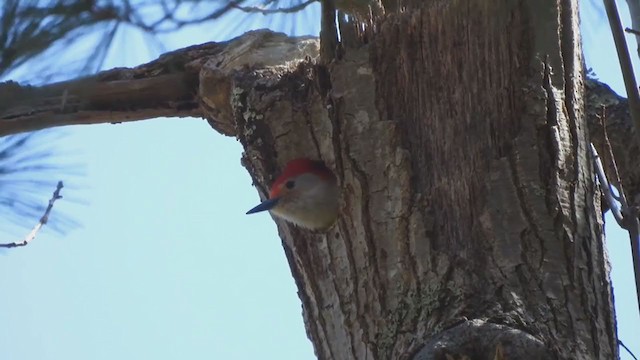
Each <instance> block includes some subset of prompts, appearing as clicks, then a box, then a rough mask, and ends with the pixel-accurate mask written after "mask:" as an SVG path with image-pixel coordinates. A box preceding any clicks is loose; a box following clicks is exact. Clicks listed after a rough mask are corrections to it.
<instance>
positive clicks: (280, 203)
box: [247, 158, 339, 230]
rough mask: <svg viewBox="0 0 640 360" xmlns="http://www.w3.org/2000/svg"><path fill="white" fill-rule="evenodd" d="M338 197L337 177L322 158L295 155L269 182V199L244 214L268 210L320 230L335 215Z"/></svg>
mask: <svg viewBox="0 0 640 360" xmlns="http://www.w3.org/2000/svg"><path fill="white" fill-rule="evenodd" d="M338 197H339V190H338V184H337V181H336V177H335V175H333V172H331V170H329V168H327V167H326V166H325V164H324V163H323V162H322V161H315V160H309V159H304V158H302V159H295V160H291V161H289V162H288V163H287V165H286V166H285V168H284V171H282V174H281V175H280V176H279V177H278V178H277V179H276V181H275V182H274V183H273V185H272V186H271V191H270V192H269V199H268V200H265V201H263V202H262V203H261V204H260V205H258V206H256V207H254V208H253V209H251V210H249V211H248V212H247V214H253V213H257V212H260V211H265V210H269V211H270V212H271V213H272V214H273V215H275V216H277V217H280V218H283V219H285V220H287V221H289V222H292V223H294V224H296V225H298V226H301V227H304V228H307V229H311V230H323V229H327V228H329V227H330V226H331V225H333V223H334V222H335V220H336V218H337V217H338Z"/></svg>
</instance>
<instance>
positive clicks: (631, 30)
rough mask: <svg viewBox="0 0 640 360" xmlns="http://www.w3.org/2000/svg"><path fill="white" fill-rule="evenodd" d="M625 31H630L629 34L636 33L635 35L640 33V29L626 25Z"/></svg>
mask: <svg viewBox="0 0 640 360" xmlns="http://www.w3.org/2000/svg"><path fill="white" fill-rule="evenodd" d="M624 31H625V32H628V33H629V34H634V35H640V31H638V30H635V29H632V28H629V27H626V28H624Z"/></svg>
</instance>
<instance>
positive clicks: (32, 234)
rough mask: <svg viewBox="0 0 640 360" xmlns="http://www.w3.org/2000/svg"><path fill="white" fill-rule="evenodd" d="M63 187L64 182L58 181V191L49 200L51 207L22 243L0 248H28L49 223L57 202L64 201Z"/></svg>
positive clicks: (0, 245) (3, 245) (1, 245)
mask: <svg viewBox="0 0 640 360" xmlns="http://www.w3.org/2000/svg"><path fill="white" fill-rule="evenodd" d="M62 187H63V185H62V181H58V186H57V187H56V191H54V192H53V196H52V197H51V199H49V205H48V206H47V209H46V210H45V211H44V214H43V215H42V217H41V218H40V221H39V222H38V223H37V224H36V226H34V227H33V229H32V230H31V232H30V233H29V234H27V236H26V237H25V238H24V239H23V240H22V241H16V242H12V243H8V244H0V248H14V247H19V246H26V245H27V244H29V243H30V242H31V240H33V239H35V237H36V235H38V232H39V231H40V229H41V228H42V227H43V226H44V225H45V224H46V223H47V221H49V213H51V210H52V209H53V204H54V203H55V202H56V200H58V199H62V195H60V190H62Z"/></svg>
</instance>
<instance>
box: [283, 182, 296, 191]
mask: <svg viewBox="0 0 640 360" xmlns="http://www.w3.org/2000/svg"><path fill="white" fill-rule="evenodd" d="M284 186H286V187H287V189H293V187H294V186H296V182H295V181H293V180H289V181H287V182H286V183H285V184H284Z"/></svg>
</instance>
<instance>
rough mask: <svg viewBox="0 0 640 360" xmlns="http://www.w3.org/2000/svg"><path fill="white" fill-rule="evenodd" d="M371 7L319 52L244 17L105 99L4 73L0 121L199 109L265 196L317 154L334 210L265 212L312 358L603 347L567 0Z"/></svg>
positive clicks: (610, 347)
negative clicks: (311, 224)
mask: <svg viewBox="0 0 640 360" xmlns="http://www.w3.org/2000/svg"><path fill="white" fill-rule="evenodd" d="M389 2H392V1H389ZM383 5H384V8H385V10H386V12H387V13H386V15H384V16H382V15H380V14H377V15H375V16H373V17H372V18H371V19H369V21H368V22H365V23H367V24H368V25H366V26H365V27H362V26H360V25H357V26H356V25H355V24H352V23H348V22H345V21H344V19H340V20H341V21H339V23H340V41H341V43H340V44H339V45H338V46H337V47H335V48H334V47H333V46H332V45H331V44H334V42H336V41H337V40H336V39H333V38H330V37H331V36H333V35H332V34H335V32H334V31H331V30H332V29H324V30H323V36H324V39H323V60H326V61H323V62H321V64H316V63H314V62H313V61H310V59H307V60H305V61H301V60H302V59H304V58H305V57H307V56H308V57H309V58H316V57H317V56H318V48H317V43H316V42H315V40H309V39H291V38H286V37H284V36H283V35H280V34H273V33H268V32H266V33H265V32H251V33H248V34H247V35H245V36H243V37H241V38H238V39H235V40H233V41H230V42H228V43H221V44H206V45H202V46H200V47H193V48H189V49H184V50H181V51H179V52H175V53H172V54H168V55H166V56H165V57H161V58H160V59H158V60H157V61H156V62H153V63H151V64H146V65H142V66H140V67H138V68H136V69H116V70H114V71H112V72H110V73H109V74H108V75H109V76H106V77H105V76H101V75H98V76H97V77H95V78H94V79H92V80H91V81H94V83H95V81H97V82H98V83H102V82H106V84H107V85H104V86H103V85H100V86H98V87H97V88H98V89H107V90H109V89H113V87H115V88H117V91H116V92H107V93H108V94H115V95H114V97H113V100H112V101H110V102H107V103H106V104H103V103H101V102H97V103H96V102H94V101H91V99H93V98H92V96H94V94H92V93H86V92H84V91H80V90H82V89H84V88H83V87H82V84H83V83H82V82H83V81H85V80H77V81H74V82H70V83H69V84H66V85H64V86H60V84H54V85H50V86H48V87H47V86H45V87H41V88H33V89H31V88H29V89H26V90H29V91H25V88H24V87H21V86H19V85H17V84H15V83H10V84H4V85H2V84H0V85H1V86H0V100H1V99H3V97H4V99H7V98H8V99H13V100H12V101H11V102H3V101H0V134H8V133H14V132H18V131H25V130H33V129H36V128H45V127H49V126H57V125H61V124H75V123H94V122H103V121H110V119H112V118H111V116H116V117H115V118H114V120H115V121H118V120H120V119H122V117H124V116H125V115H127V114H133V115H132V116H131V118H128V119H126V120H136V119H142V118H146V117H148V116H157V115H158V114H162V115H165V116H184V115H194V114H196V115H200V116H204V117H206V118H207V119H208V120H209V122H210V123H211V124H212V126H213V127H214V128H215V129H216V130H218V131H219V132H221V133H223V134H228V135H235V136H237V137H238V138H239V139H240V141H241V142H242V144H243V146H244V148H245V153H244V155H243V163H244V164H245V166H246V167H247V168H248V170H249V172H250V173H251V175H252V177H253V179H254V182H255V184H256V186H257V188H258V190H259V191H260V193H261V196H263V197H264V196H265V194H266V189H267V188H268V186H269V185H270V184H271V183H272V181H273V179H274V177H275V176H276V175H277V174H278V173H279V170H280V169H281V167H282V165H283V164H284V163H286V162H287V161H288V160H290V159H292V158H294V157H301V156H306V157H310V158H316V159H323V160H324V161H325V162H326V163H327V164H328V165H329V167H331V168H332V169H334V171H335V173H336V175H337V177H338V179H339V183H340V186H341V189H342V198H341V216H340V218H339V220H338V222H337V224H336V225H334V226H333V228H331V229H330V230H328V231H327V232H323V233H313V232H309V231H306V230H302V229H300V228H296V227H294V226H292V225H289V224H287V223H284V222H281V221H277V223H278V229H279V232H280V235H281V237H282V239H283V247H284V250H285V253H286V255H287V258H288V260H289V263H290V266H291V269H292V273H293V276H294V279H295V281H296V283H297V286H298V289H299V295H300V299H301V301H302V305H303V316H304V319H305V324H306V327H307V332H308V334H309V337H310V338H311V340H312V341H313V343H314V346H315V351H316V354H317V356H318V358H320V359H383V360H386V359H447V360H448V359H614V358H617V356H618V353H617V339H616V333H615V318H614V313H613V303H612V293H611V284H610V281H609V277H608V263H607V259H606V255H605V252H604V246H603V233H602V229H603V224H602V216H601V209H600V203H599V192H598V189H597V187H596V185H595V184H594V182H593V175H592V174H593V172H592V168H591V158H590V156H589V154H588V153H587V149H588V146H587V145H588V143H589V141H590V139H589V134H588V131H587V125H588V122H587V116H586V115H585V110H584V91H585V89H584V86H583V73H582V58H581V49H580V39H579V34H578V17H577V5H576V1H575V0H563V1H560V2H557V1H547V0H545V1H540V0H521V1H515V0H497V1H483V0H467V1H463V0H451V1H420V0H416V1H408V0H407V1H405V2H404V3H403V4H400V5H402V6H400V5H398V6H391V5H389V4H386V3H385V2H383ZM392 9H393V10H392ZM326 14H327V12H325V15H326ZM330 20H331V19H325V21H324V24H325V26H333V24H334V22H332V21H330ZM327 37H329V38H327ZM327 44H330V45H331V46H329V45H327ZM199 49H201V50H202V52H200V53H198V51H200V50H199ZM331 56H337V57H336V58H335V59H331ZM103 75H104V74H103ZM167 76H172V77H173V78H174V79H175V80H174V81H178V82H180V86H177V87H175V88H173V89H170V90H164V91H161V90H156V91H160V95H163V96H161V97H154V96H152V94H148V93H143V94H137V96H138V97H139V99H141V100H140V101H138V100H135V101H134V103H132V104H129V105H127V106H125V107H122V106H119V105H121V104H119V103H118V99H132V98H130V97H129V96H128V95H127V94H136V91H139V89H140V87H138V86H139V85H140V84H141V85H142V86H143V90H144V91H149V92H151V93H152V92H153V91H154V88H157V86H156V87H154V86H151V87H149V86H145V84H146V85H148V84H157V83H158V82H160V83H163V81H165V80H166V79H169V77H167ZM156 77H163V78H162V79H155V80H154V81H151V80H149V79H154V78H156ZM96 79H97V80H96ZM181 79H182V80H181ZM85 83H86V81H85ZM70 84H71V85H73V86H71V85H70ZM77 84H79V87H74V86H75V85H77ZM52 89H53V90H52ZM65 89H71V90H69V91H68V90H65ZM78 89H80V90H78ZM595 89H596V90H597V91H595V90H593V89H591V88H590V91H594V93H596V92H598V91H601V90H602V87H598V86H596V88H595ZM32 90H33V91H32ZM73 91H75V92H76V93H74V92H73ZM109 91H111V90H109ZM70 95H74V96H75V97H74V99H75V100H74V103H73V104H75V105H74V106H68V104H69V103H67V100H65V99H68V97H69V96H70ZM605 97H606V96H605V95H602V94H600V93H598V94H596V95H594V96H593V98H594V99H595V100H594V101H600V100H599V99H603V98H605ZM52 99H53V100H52ZM149 99H156V101H147V100H149ZM603 101H604V100H603ZM136 104H137V105H138V106H136ZM180 104H183V105H184V104H186V105H187V106H178V105H180ZM590 105H591V106H590V107H589V108H588V109H589V110H590V114H589V115H590V116H589V117H590V118H591V119H593V118H594V117H595V115H594V114H593V112H595V111H600V108H599V107H598V106H596V105H594V104H590ZM615 106H619V103H617V104H616V105H615ZM114 107H115V108H114ZM619 107H620V108H622V107H623V106H619ZM131 109H133V110H131ZM594 109H595V110H594ZM114 111H115V112H117V113H116V115H113V113H114ZM118 111H119V112H118ZM52 114H53V115H55V116H52ZM118 114H119V115H118ZM87 115H88V116H89V117H87ZM52 119H54V120H55V121H54V120H52ZM87 119H88V120H87ZM619 119H623V120H621V123H624V124H627V125H625V126H628V124H629V123H630V121H629V119H628V114H627V113H626V112H625V113H623V111H620V118H619ZM607 121H614V123H615V118H613V117H612V118H607ZM589 123H590V124H594V123H595V122H594V121H590V122H589ZM594 126H595V127H597V124H596V125H594ZM608 126H609V123H608V124H607V127H608ZM591 132H592V135H594V136H598V134H601V131H594V130H593V128H592V131H591ZM623 135H625V134H620V136H623ZM594 142H595V143H596V145H597V144H598V143H599V142H597V141H594ZM615 142H616V141H615V140H614V151H616V149H615V147H616V144H615ZM600 143H601V142H600ZM620 151H622V150H620ZM627 155H629V154H627ZM627 159H631V157H630V156H627ZM622 171H623V174H622V177H623V179H625V178H628V179H633V180H634V181H635V183H634V184H636V185H637V184H638V183H640V180H638V179H640V176H637V175H629V173H630V172H631V173H635V172H638V170H636V169H635V168H634V167H631V168H626V169H622ZM639 187H640V186H636V187H634V189H637V188H639ZM627 190H628V187H627ZM635 194H637V192H636V193H635ZM633 195H634V194H633V193H632V194H631V196H633Z"/></svg>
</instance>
